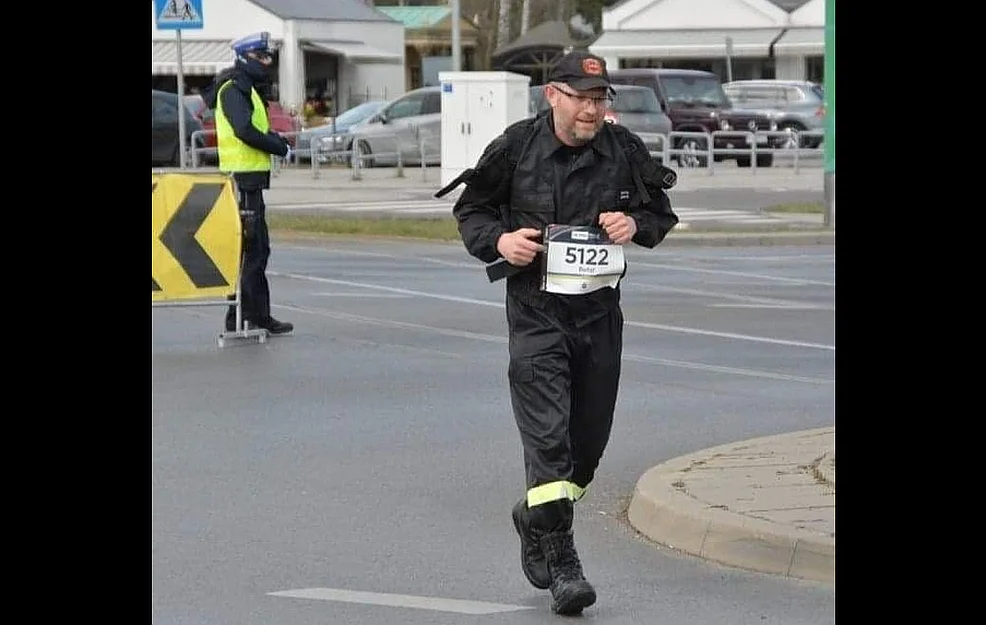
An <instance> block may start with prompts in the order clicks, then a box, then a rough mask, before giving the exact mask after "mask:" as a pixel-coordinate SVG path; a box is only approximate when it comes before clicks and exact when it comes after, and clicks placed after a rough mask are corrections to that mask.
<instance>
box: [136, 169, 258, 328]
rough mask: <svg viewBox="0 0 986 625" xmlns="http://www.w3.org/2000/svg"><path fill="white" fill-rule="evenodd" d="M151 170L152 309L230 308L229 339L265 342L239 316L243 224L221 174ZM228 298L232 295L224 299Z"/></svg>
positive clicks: (228, 182)
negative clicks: (232, 316)
mask: <svg viewBox="0 0 986 625" xmlns="http://www.w3.org/2000/svg"><path fill="white" fill-rule="evenodd" d="M179 171H181V173H171V172H168V171H166V170H152V171H151V307H152V308H158V307H178V306H216V307H218V306H223V307H229V306H234V307H235V309H236V329H234V330H233V331H227V330H226V329H225V322H224V323H223V329H222V331H221V332H220V333H219V336H218V338H217V342H218V344H219V347H225V346H226V343H227V341H229V340H240V339H243V340H250V341H253V340H256V341H258V342H260V343H265V342H266V341H267V337H268V332H267V330H265V329H263V328H250V327H248V326H247V324H246V323H245V322H244V320H243V299H242V288H241V284H240V281H241V276H242V267H243V259H242V225H241V223H240V211H239V206H238V205H237V202H236V196H235V192H234V185H233V180H232V178H231V177H230V176H228V175H226V174H216V173H189V172H188V171H187V170H184V171H182V170H179ZM230 296H233V299H232V300H231V299H229V297H230Z"/></svg>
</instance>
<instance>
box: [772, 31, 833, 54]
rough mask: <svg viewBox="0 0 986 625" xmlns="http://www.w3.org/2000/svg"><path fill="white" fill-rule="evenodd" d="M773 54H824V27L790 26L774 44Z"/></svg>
mask: <svg viewBox="0 0 986 625" xmlns="http://www.w3.org/2000/svg"><path fill="white" fill-rule="evenodd" d="M774 54H780V55H790V54H805V55H824V54H825V29H824V28H791V29H789V30H788V31H787V32H786V33H784V36H783V37H781V39H780V41H778V42H777V43H776V44H774Z"/></svg>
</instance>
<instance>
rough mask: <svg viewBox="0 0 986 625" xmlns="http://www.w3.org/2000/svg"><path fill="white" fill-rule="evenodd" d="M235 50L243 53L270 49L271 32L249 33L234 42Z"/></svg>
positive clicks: (237, 52) (239, 53)
mask: <svg viewBox="0 0 986 625" xmlns="http://www.w3.org/2000/svg"><path fill="white" fill-rule="evenodd" d="M230 47H232V48H233V52H235V53H236V54H237V55H243V54H246V53H247V52H251V51H253V50H270V33H268V32H261V33H254V34H252V35H247V36H246V37H242V38H240V39H237V40H236V41H234V42H233V44H232V46H230Z"/></svg>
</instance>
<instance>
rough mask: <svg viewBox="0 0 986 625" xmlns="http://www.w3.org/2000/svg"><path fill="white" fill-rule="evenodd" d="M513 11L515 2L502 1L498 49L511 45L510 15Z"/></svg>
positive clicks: (498, 23) (497, 34)
mask: <svg viewBox="0 0 986 625" xmlns="http://www.w3.org/2000/svg"><path fill="white" fill-rule="evenodd" d="M512 10H513V0H500V19H499V21H498V22H497V29H496V47H497V48H502V47H503V46H505V45H507V44H508V43H510V13H511V12H512Z"/></svg>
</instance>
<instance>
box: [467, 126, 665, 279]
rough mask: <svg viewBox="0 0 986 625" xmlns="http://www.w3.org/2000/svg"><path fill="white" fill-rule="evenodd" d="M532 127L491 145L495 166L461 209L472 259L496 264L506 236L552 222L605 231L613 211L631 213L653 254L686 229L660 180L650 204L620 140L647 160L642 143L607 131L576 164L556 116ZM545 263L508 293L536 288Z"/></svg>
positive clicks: (472, 185)
mask: <svg viewBox="0 0 986 625" xmlns="http://www.w3.org/2000/svg"><path fill="white" fill-rule="evenodd" d="M525 124H526V125H525ZM530 124H531V122H530V121H529V120H524V121H521V122H517V123H516V124H514V125H513V126H512V127H510V128H508V129H507V130H506V131H505V132H504V133H503V134H501V135H500V136H499V137H497V138H496V139H494V140H493V141H492V142H490V144H489V145H488V146H487V147H486V150H485V152H484V154H483V156H482V157H480V159H479V163H480V164H483V163H489V164H491V165H490V166H486V167H482V166H477V171H476V175H475V176H474V177H473V178H472V179H471V180H470V181H469V183H468V185H467V187H466V189H465V190H464V191H463V192H462V195H460V196H459V199H458V201H457V202H456V204H455V207H454V208H453V214H454V215H455V217H456V220H457V221H458V227H459V233H460V234H461V236H462V240H463V243H464V244H465V246H466V249H467V250H468V251H469V253H470V254H472V255H473V256H475V257H476V258H479V259H480V260H482V261H483V262H486V263H491V262H494V261H496V260H497V259H498V258H500V255H499V253H498V252H497V250H496V242H497V239H498V238H499V237H500V235H501V234H503V233H505V232H511V231H513V230H516V229H518V228H536V229H543V227H544V226H545V225H547V224H550V223H556V224H568V225H592V226H597V227H598V225H599V214H600V213H601V212H607V211H623V212H626V213H627V214H629V215H630V216H631V217H633V218H634V221H636V223H637V233H636V234H635V235H634V237H633V242H634V243H637V244H638V245H642V246H644V247H648V248H652V247H654V246H656V245H657V244H658V243H660V242H661V241H662V240H663V239H664V237H665V235H667V233H668V232H670V231H671V229H672V228H673V227H674V226H675V225H676V224H677V223H678V217H677V216H676V215H675V214H674V212H673V211H672V210H671V204H670V202H669V201H668V197H667V194H666V193H665V192H664V189H663V188H661V185H660V181H658V180H654V179H652V178H650V177H648V176H647V175H645V176H644V177H643V178H644V179H643V183H644V185H645V188H646V190H647V192H648V195H649V196H650V201H649V202H646V203H644V202H642V201H641V200H642V197H641V193H640V191H639V190H638V187H637V185H636V183H635V180H634V177H633V174H632V170H631V168H630V165H629V162H628V160H627V157H626V154H625V152H624V149H623V147H622V146H621V145H620V143H619V142H618V140H617V136H616V133H617V132H618V131H620V130H623V132H624V133H625V136H626V137H627V143H628V145H630V144H632V147H630V149H632V150H642V151H643V152H642V153H643V154H647V148H646V147H645V146H644V144H643V142H642V141H641V140H640V138H639V137H638V136H636V135H635V134H632V133H630V132H629V131H626V130H625V129H616V128H614V127H613V126H611V125H610V124H603V127H602V129H601V130H600V131H599V133H597V134H596V136H595V137H594V138H593V140H592V141H591V142H590V143H589V144H588V146H587V147H586V149H583V150H580V151H579V152H578V153H577V156H574V157H573V152H572V150H571V149H569V148H567V147H566V146H565V145H564V144H563V143H562V142H561V141H559V140H558V137H557V136H555V132H554V124H553V121H552V116H551V115H550V113H549V114H547V115H543V116H539V117H538V118H537V119H536V120H535V121H534V122H533V126H531V125H530ZM518 128H519V129H520V130H521V132H522V133H523V139H522V141H523V146H522V148H521V149H520V151H519V156H516V159H517V165H516V169H515V170H514V173H513V180H512V183H511V184H510V186H509V189H508V188H506V185H501V184H500V181H501V179H502V176H503V175H505V174H507V173H508V172H507V165H506V163H507V162H508V161H509V160H510V156H509V155H510V147H511V142H512V141H516V140H517V139H515V138H514V137H515V135H513V134H512V133H515V132H516V131H517V129H518ZM515 150H516V148H515ZM514 154H517V153H516V152H514ZM504 205H506V206H505V207H504ZM538 263H539V259H535V261H534V262H533V263H531V270H530V271H526V272H524V273H523V274H521V275H520V276H514V277H512V278H510V279H509V280H508V289H509V288H510V287H511V283H517V282H526V283H528V286H529V285H530V283H532V282H533V280H531V278H533V277H534V275H536V267H537V266H538ZM524 274H528V275H527V276H526V278H522V279H521V280H514V278H521V276H524ZM578 297H586V296H578Z"/></svg>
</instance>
